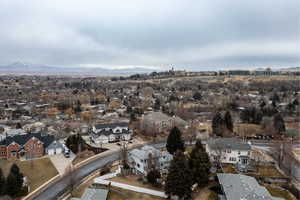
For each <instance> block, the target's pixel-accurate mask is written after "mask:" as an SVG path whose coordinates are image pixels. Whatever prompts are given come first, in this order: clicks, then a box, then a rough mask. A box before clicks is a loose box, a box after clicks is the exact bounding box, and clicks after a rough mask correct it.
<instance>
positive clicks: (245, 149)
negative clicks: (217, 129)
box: [206, 138, 251, 164]
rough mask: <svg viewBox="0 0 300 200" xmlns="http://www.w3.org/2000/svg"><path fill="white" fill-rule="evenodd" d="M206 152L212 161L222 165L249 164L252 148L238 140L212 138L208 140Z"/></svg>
mask: <svg viewBox="0 0 300 200" xmlns="http://www.w3.org/2000/svg"><path fill="white" fill-rule="evenodd" d="M206 151H207V153H208V155H209V157H210V159H211V161H218V160H219V161H221V162H222V163H231V164H236V163H241V164H248V162H249V159H250V156H251V146H250V144H248V143H245V142H242V141H240V140H238V139H236V138H210V139H209V140H207V144H206Z"/></svg>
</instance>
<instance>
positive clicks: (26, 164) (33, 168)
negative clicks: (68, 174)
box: [0, 158, 58, 191]
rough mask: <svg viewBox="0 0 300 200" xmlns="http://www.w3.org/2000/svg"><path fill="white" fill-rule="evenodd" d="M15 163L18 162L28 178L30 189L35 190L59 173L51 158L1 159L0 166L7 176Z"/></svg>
mask: <svg viewBox="0 0 300 200" xmlns="http://www.w3.org/2000/svg"><path fill="white" fill-rule="evenodd" d="M13 163H16V164H17V165H18V167H19V168H20V171H21V172H22V173H23V175H24V176H26V177H27V178H28V182H29V186H30V191H33V190H35V189H36V188H38V187H39V186H40V185H42V184H43V183H45V182H46V181H48V180H50V179H51V178H52V177H54V176H55V175H57V174H58V172H57V170H56V168H55V167H54V166H53V164H52V162H51V160H50V159H49V158H40V159H36V160H33V161H29V160H26V161H20V160H15V161H12V160H6V159H0V166H1V168H2V170H3V171H4V174H5V175H6V176H7V175H8V173H9V170H10V167H11V165H12V164H13Z"/></svg>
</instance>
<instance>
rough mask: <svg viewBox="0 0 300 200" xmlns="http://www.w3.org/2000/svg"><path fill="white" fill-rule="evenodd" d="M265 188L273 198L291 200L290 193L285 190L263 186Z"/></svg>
mask: <svg viewBox="0 0 300 200" xmlns="http://www.w3.org/2000/svg"><path fill="white" fill-rule="evenodd" d="M265 187H266V189H267V190H268V191H269V192H270V194H271V195H272V196H274V197H280V198H283V199H286V200H293V198H292V197H291V195H290V193H289V192H288V191H286V190H283V189H280V188H278V187H272V186H271V185H265Z"/></svg>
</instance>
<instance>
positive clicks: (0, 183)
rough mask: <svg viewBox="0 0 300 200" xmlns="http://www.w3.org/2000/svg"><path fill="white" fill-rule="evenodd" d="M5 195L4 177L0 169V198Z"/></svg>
mask: <svg viewBox="0 0 300 200" xmlns="http://www.w3.org/2000/svg"><path fill="white" fill-rule="evenodd" d="M4 194H5V177H4V174H3V171H2V169H1V168H0V196H2V195H4Z"/></svg>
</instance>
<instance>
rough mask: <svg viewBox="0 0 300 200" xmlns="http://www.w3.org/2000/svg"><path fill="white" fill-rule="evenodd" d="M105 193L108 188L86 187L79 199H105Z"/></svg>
mask: <svg viewBox="0 0 300 200" xmlns="http://www.w3.org/2000/svg"><path fill="white" fill-rule="evenodd" d="M107 195H108V190H105V189H91V188H88V189H86V190H85V191H84V193H83V195H82V197H81V200H106V199H107Z"/></svg>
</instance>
